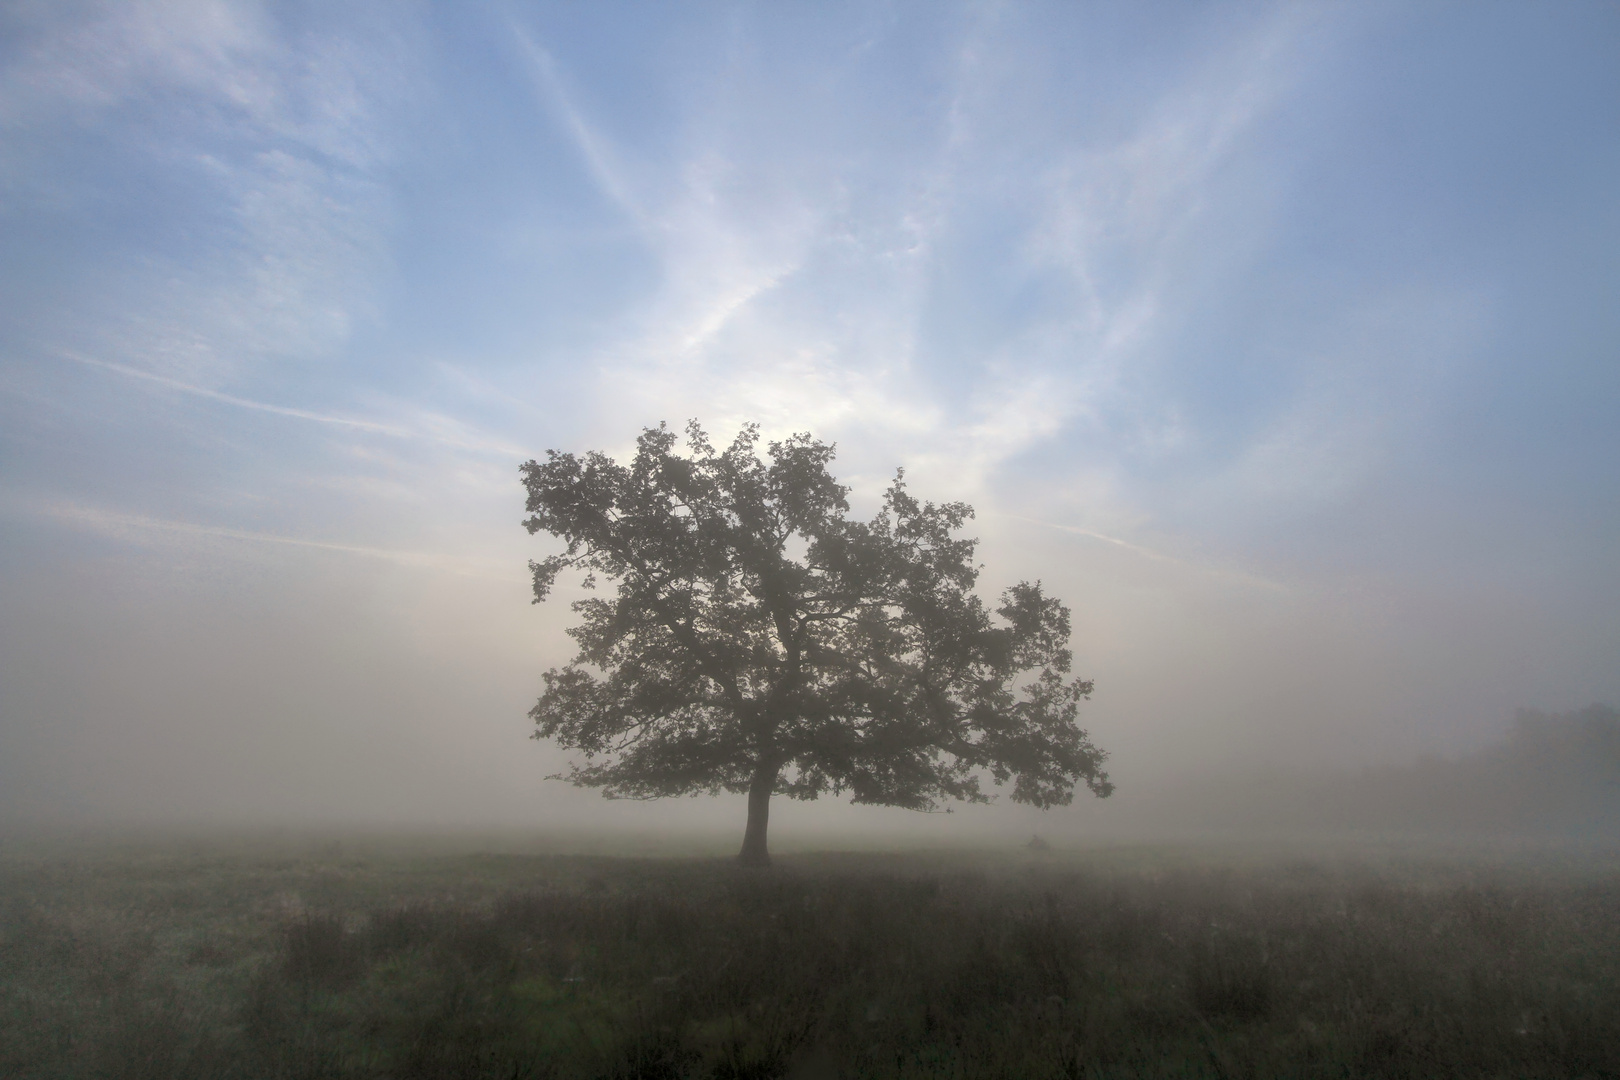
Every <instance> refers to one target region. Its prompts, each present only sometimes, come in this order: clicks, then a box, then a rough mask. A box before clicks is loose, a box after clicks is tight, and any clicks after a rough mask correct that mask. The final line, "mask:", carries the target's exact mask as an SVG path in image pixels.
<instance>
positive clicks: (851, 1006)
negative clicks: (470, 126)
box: [0, 838, 1620, 1080]
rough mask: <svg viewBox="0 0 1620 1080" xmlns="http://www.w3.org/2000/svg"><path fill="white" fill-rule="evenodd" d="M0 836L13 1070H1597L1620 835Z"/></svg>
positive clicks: (2, 1042)
mask: <svg viewBox="0 0 1620 1080" xmlns="http://www.w3.org/2000/svg"><path fill="white" fill-rule="evenodd" d="M479 846H480V845H479V844H477V843H475V842H473V841H466V842H459V843H458V842H451V841H445V840H440V841H436V842H433V843H424V844H420V845H412V844H408V843H405V842H403V841H399V840H393V841H385V840H382V839H372V840H369V841H365V840H361V841H357V840H352V839H351V840H346V841H343V842H336V841H314V840H291V839H282V840H266V839H261V840H258V841H252V842H249V841H242V842H238V843H226V842H224V841H218V840H202V839H195V838H194V839H192V840H190V841H180V840H171V841H165V842H156V841H144V842H140V843H135V842H128V843H124V844H113V843H110V842H104V843H99V844H98V843H90V842H84V841H80V842H76V843H69V842H66V841H60V840H59V841H53V842H46V841H39V840H35V841H26V842H25V841H10V842H7V843H5V844H3V845H0V1076H4V1077H8V1078H15V1080H23V1078H46V1077H97V1078H102V1077H105V1078H136V1077H142V1078H147V1077H150V1078H154V1080H155V1078H183V1077H197V1078H215V1077H219V1078H226V1077H242V1078H257V1077H286V1078H311V1080H313V1078H349V1077H353V1078H362V1077H365V1078H385V1077H386V1078H399V1080H406V1078H437V1077H444V1078H451V1077H454V1078H474V1077H479V1078H482V1077H488V1078H502V1080H508V1078H514V1077H626V1078H628V1077H775V1076H788V1077H801V1078H815V1077H828V1078H830V1077H1020V1078H1025V1077H1027V1078H1040V1077H1098V1078H1101V1077H1171V1076H1174V1077H1206V1076H1207V1077H1220V1078H1235V1077H1442V1076H1470V1077H1486V1076H1494V1077H1583V1076H1588V1077H1613V1076H1620V859H1617V858H1616V857H1615V856H1614V854H1613V853H1612V852H1611V853H1604V852H1597V851H1593V850H1591V849H1584V850H1575V849H1560V850H1557V851H1549V850H1546V849H1543V850H1541V851H1539V852H1538V851H1532V850H1521V851H1517V852H1501V851H1490V850H1486V849H1474V850H1471V851H1467V852H1459V851H1451V852H1444V851H1439V850H1434V849H1428V850H1415V849H1405V850H1397V849H1390V848H1369V847H1362V848H1352V847H1347V846H1339V847H1336V848H1333V849H1320V850H1314V851H1312V850H1307V849H1299V848H1296V849H1293V850H1281V849H1275V850H1263V849H1259V848H1248V847H1241V846H1226V847H1218V848H1217V847H1204V848H1175V847H1166V846H1159V847H1154V846H1146V845H1138V846H1115V847H1096V848H1088V849H1085V850H1075V851H1058V850H1050V851H1030V850H1026V849H1023V848H1019V847H1012V848H1010V849H1008V850H1004V851H979V852H969V851H933V852H916V853H909V854H882V853H861V854H813V853H800V854H788V855H785V856H779V857H778V859H777V865H776V866H774V867H773V868H771V869H769V870H764V871H757V870H756V871H747V870H743V869H740V868H738V867H736V866H734V865H733V864H732V863H731V862H730V861H729V860H727V859H725V858H722V857H709V856H697V855H689V856H666V857H647V856H644V855H643V856H635V857H625V856H618V857H615V856H610V855H588V856H587V855H569V854H559V853H551V854H547V853H543V852H539V851H538V850H537V849H536V848H535V847H533V846H531V847H530V848H529V849H528V850H525V849H524V845H522V844H519V843H507V844H504V845H499V846H500V847H503V848H504V850H495V849H496V847H497V845H493V844H486V845H483V847H484V850H482V851H480V850H478V848H479Z"/></svg>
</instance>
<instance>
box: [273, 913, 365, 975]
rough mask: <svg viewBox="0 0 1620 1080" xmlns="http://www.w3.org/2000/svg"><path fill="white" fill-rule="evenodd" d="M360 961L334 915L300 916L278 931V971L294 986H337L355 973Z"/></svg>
mask: <svg viewBox="0 0 1620 1080" xmlns="http://www.w3.org/2000/svg"><path fill="white" fill-rule="evenodd" d="M360 960H361V957H360V951H359V948H358V946H357V943H356V941H355V939H354V936H353V935H352V934H350V933H349V932H348V931H347V930H345V929H344V927H343V919H342V917H340V916H338V915H323V914H313V913H312V914H305V915H300V916H298V917H297V918H294V919H291V920H289V921H288V922H287V923H286V925H284V926H283V927H282V929H281V968H282V971H283V972H284V973H285V974H286V977H287V978H288V979H291V980H292V981H294V982H301V983H322V984H327V985H341V984H342V983H345V982H347V981H349V980H350V979H351V978H353V976H354V975H355V974H357V973H358V971H359V968H360Z"/></svg>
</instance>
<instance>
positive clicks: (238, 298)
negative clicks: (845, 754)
mask: <svg viewBox="0 0 1620 1080" xmlns="http://www.w3.org/2000/svg"><path fill="white" fill-rule="evenodd" d="M1616 55H1620V10H1617V9H1616V8H1615V7H1614V6H1613V5H1612V4H1599V3H1590V4H1580V3H1570V4H1561V5H1524V4H1501V5H1490V4H1445V3H1433V4H1394V3H1390V4H1378V3H1370V4H1353V5H1352V4H1281V5H1265V4H1251V5H1232V4H1208V5H1197V4H1181V3H1176V4H1163V5H1152V4H1134V3H1133V4H1117V5H1103V4H994V3H983V4H977V3H975V4H949V3H926V4H923V3H918V4H852V5H847V6H838V5H834V4H819V3H818V4H757V5H748V4H723V5H722V4H712V5H711V4H668V5H652V4H589V5H586V4H519V3H511V4H503V3H468V4H453V5H452V4H402V3H390V4H381V3H378V4H365V3H354V4H346V5H328V4H313V3H311V4H295V3H287V4H255V3H246V2H224V0H196V2H185V3H182V2H169V3H143V2H138V0H127V2H121V3H107V4H100V3H60V2H51V3H46V2H35V3H28V2H18V3H13V4H10V5H7V6H6V7H5V8H4V9H3V10H0V529H3V530H4V537H5V540H4V551H3V554H0V575H3V577H0V596H3V597H4V598H5V599H4V607H5V611H6V615H5V616H4V622H5V625H4V627H3V629H0V633H3V634H4V645H5V656H4V658H3V659H0V665H3V666H4V670H3V672H0V674H3V689H0V708H3V710H4V711H3V714H0V760H3V761H4V762H5V764H4V765H0V780H3V781H4V783H3V785H0V786H3V787H4V789H5V794H3V795H0V812H4V813H8V814H15V815H22V816H25V817H28V816H33V817H44V818H50V817H75V816H76V817H80V818H96V819H99V818H106V817H141V816H142V815H145V816H147V817H158V818H161V817H165V816H167V817H187V816H190V817H196V816H199V815H200V816H210V815H215V816H217V815H221V814H223V815H225V816H227V817H233V816H234V817H240V818H244V819H249V818H252V819H265V818H278V817H280V818H316V817H322V816H325V817H345V816H348V817H359V818H366V819H372V818H375V819H378V820H383V819H386V820H395V819H400V820H403V819H405V818H413V819H416V820H449V819H455V820H465V821H511V822H517V821H533V820H536V819H547V820H556V821H564V820H569V821H571V820H575V818H576V817H577V818H578V819H579V820H587V819H588V818H589V815H591V814H595V813H597V812H598V809H597V807H596V804H595V803H594V802H592V801H590V800H592V799H594V796H588V795H585V794H575V793H572V792H568V791H566V790H564V791H561V792H559V791H557V790H555V788H554V787H546V786H545V785H542V784H539V783H538V781H537V778H538V777H539V776H540V775H543V773H545V772H547V771H551V768H552V767H553V766H554V764H555V754H554V752H552V751H550V750H549V749H547V748H545V747H541V746H537V745H534V744H526V743H523V742H522V741H521V739H522V736H523V735H524V734H525V733H526V732H525V728H526V722H525V720H524V715H523V714H524V712H525V711H526V709H527V707H528V704H530V703H531V702H532V697H533V695H534V693H535V692H536V691H537V689H538V673H539V671H540V670H542V669H543V668H544V667H545V666H547V665H549V664H550V663H554V662H557V661H558V660H560V659H562V658H563V655H564V652H565V648H564V646H565V640H564V639H563V638H562V636H561V628H562V626H563V625H564V624H565V620H566V615H567V612H566V608H565V607H564V606H562V605H561V604H554V605H548V606H547V607H545V608H538V609H537V608H532V607H530V606H528V604H527V602H526V594H525V591H524V572H523V566H524V561H525V560H526V559H527V558H528V557H530V556H533V555H537V554H540V553H541V547H542V546H543V545H541V544H540V543H539V542H537V541H534V540H531V539H530V538H528V537H527V536H526V535H525V534H524V533H523V532H522V530H521V529H519V528H518V527H517V521H518V519H519V518H520V517H521V509H522V508H521V499H520V494H521V493H520V489H519V488H518V485H517V483H516V466H517V464H518V463H519V462H520V461H522V460H524V459H526V458H528V457H529V456H532V455H534V454H537V453H539V452H540V451H542V450H544V449H547V448H550V447H557V448H560V449H570V450H584V449H594V448H601V449H607V450H610V451H612V450H622V449H624V448H626V447H628V446H629V444H630V443H631V441H632V440H633V438H634V436H635V434H636V432H637V431H638V430H639V429H640V427H641V426H643V425H647V424H654V423H657V422H658V421H660V420H668V421H670V422H672V423H675V424H680V423H683V422H684V421H685V420H686V419H688V418H690V417H698V418H701V419H702V420H704V421H705V422H706V423H707V424H708V425H709V427H710V429H711V430H712V431H716V432H719V433H729V432H730V431H731V430H733V429H734V428H735V427H736V426H737V425H739V424H741V423H743V422H745V421H758V422H760V423H762V424H763V425H764V427H765V429H766V431H767V432H768V433H770V434H783V433H786V432H789V431H796V430H805V429H808V430H811V431H812V432H814V433H815V434H817V435H818V436H821V437H823V438H826V439H829V440H836V441H837V442H838V444H839V448H840V452H839V462H838V471H839V474H840V476H841V477H842V478H844V479H845V480H846V481H848V482H850V483H851V484H852V485H853V486H854V488H855V492H856V497H857V502H858V504H859V505H861V506H862V507H863V508H869V507H870V506H871V505H872V501H873V499H874V497H875V495H876V493H877V492H878V491H879V490H880V489H881V487H882V485H883V484H884V482H885V481H886V479H887V477H888V476H889V475H891V474H892V470H893V469H894V467H895V466H897V465H902V464H903V465H904V466H905V467H906V468H907V470H908V475H909V476H911V477H912V479H913V485H914V488H915V490H917V491H918V492H919V493H921V494H924V495H929V496H934V497H950V498H965V499H967V500H969V501H970V502H972V503H973V504H974V505H975V506H977V507H978V508H979V511H980V514H979V518H978V519H977V521H976V523H975V532H976V533H977V535H979V536H980V537H982V538H983V541H984V545H983V547H982V549H981V553H982V556H983V558H984V561H985V563H986V576H985V580H986V585H987V586H988V587H991V588H994V587H998V586H999V584H1000V583H1003V582H1006V581H1010V580H1013V579H1015V578H1016V577H1019V576H1031V577H1035V576H1038V577H1041V578H1043V579H1044V580H1046V581H1047V582H1048V583H1049V584H1051V585H1052V586H1053V588H1054V591H1056V592H1057V593H1058V594H1059V595H1061V596H1063V597H1064V598H1065V599H1066V600H1068V601H1069V603H1070V604H1071V606H1072V607H1074V609H1075V611H1076V626H1077V636H1076V641H1075V646H1076V650H1077V653H1078V655H1079V658H1080V664H1081V667H1082V669H1083V670H1084V671H1086V673H1088V674H1090V675H1092V676H1093V677H1095V678H1096V680H1097V684H1098V693H1097V697H1096V700H1095V702H1094V704H1093V706H1092V710H1091V713H1090V715H1089V717H1088V722H1089V723H1090V724H1091V726H1092V728H1093V731H1094V733H1095V734H1096V735H1097V737H1098V740H1099V741H1100V742H1102V743H1103V744H1104V745H1105V746H1108V747H1109V748H1110V749H1112V750H1113V752H1114V755H1115V761H1114V771H1115V775H1116V778H1118V779H1120V780H1121V781H1122V786H1121V792H1122V795H1121V798H1122V800H1123V798H1124V796H1125V795H1126V794H1128V792H1129V787H1128V782H1129V781H1130V780H1131V779H1132V778H1133V777H1139V778H1142V779H1143V781H1144V782H1146V781H1147V779H1148V778H1151V777H1154V776H1170V775H1174V774H1176V773H1178V772H1181V773H1185V772H1188V771H1194V770H1198V769H1207V768H1214V767H1222V768H1225V767H1231V766H1232V765H1234V764H1236V763H1245V762H1252V761H1257V760H1277V761H1284V762H1320V761H1334V762H1359V761H1365V760H1379V759H1389V758H1399V757H1402V756H1406V755H1410V754H1413V753H1418V752H1422V751H1428V750H1441V751H1446V750H1453V749H1457V748H1461V747H1465V746H1469V745H1475V744H1477V743H1478V742H1479V741H1480V740H1483V739H1485V738H1488V737H1490V735H1491V734H1493V733H1494V732H1496V731H1498V730H1500V728H1501V727H1502V726H1503V724H1504V723H1505V722H1506V720H1507V719H1508V717H1509V716H1510V715H1511V713H1512V711H1513V710H1514V709H1515V708H1518V707H1521V706H1532V707H1544V708H1551V709H1561V708H1570V707H1577V706H1580V705H1584V704H1586V703H1587V702H1589V701H1592V700H1606V701H1610V702H1615V701H1617V700H1620V665H1617V664H1616V662H1615V661H1616V660H1617V659H1620V656H1617V652H1620V649H1617V646H1620V615H1617V614H1616V612H1617V610H1620V608H1617V601H1620V560H1617V557H1616V554H1615V553H1616V552H1617V551H1620V497H1617V496H1620V490H1617V488H1620V468H1617V466H1616V463H1617V462H1620V424H1617V423H1616V422H1615V415H1616V406H1617V405H1620V355H1617V349H1620V346H1617V342H1620V304H1617V303H1615V301H1614V297H1616V296H1620V255H1617V252H1620V199H1617V197H1616V192H1620V66H1617V65H1616V64H1615V63H1614V60H1613V58H1614V57H1615V56H1616ZM682 805H683V809H682V810H681V813H687V814H692V815H698V816H701V815H702V814H705V813H709V812H711V811H710V810H705V809H703V808H701V807H697V806H695V805H691V806H688V804H682ZM614 812H615V813H620V812H622V813H624V814H628V815H632V816H633V814H634V813H638V812H640V811H639V810H630V809H626V810H622V811H620V810H615V811H614ZM713 812H715V813H729V812H730V811H729V810H715V811H713ZM1084 812H1085V811H1084V810H1077V811H1076V812H1075V814H1076V818H1077V820H1079V819H1080V818H1081V817H1082V816H1083V814H1084ZM868 813H876V812H870V811H869V812H868ZM626 820H631V819H630V818H627V819H626ZM694 820H695V819H694ZM828 820H832V819H830V818H829V819H828ZM839 820H847V822H858V821H865V820H871V819H867V818H858V817H851V816H848V815H846V818H845V819H839Z"/></svg>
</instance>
